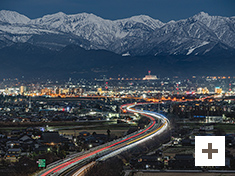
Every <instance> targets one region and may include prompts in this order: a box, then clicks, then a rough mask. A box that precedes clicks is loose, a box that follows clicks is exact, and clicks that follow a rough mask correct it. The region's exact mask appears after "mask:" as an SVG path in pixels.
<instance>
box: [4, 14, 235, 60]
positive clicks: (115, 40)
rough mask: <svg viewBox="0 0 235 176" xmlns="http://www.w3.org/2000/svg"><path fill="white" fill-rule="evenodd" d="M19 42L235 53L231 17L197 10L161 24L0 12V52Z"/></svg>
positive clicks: (121, 50) (143, 51)
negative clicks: (29, 15) (181, 17)
mask: <svg viewBox="0 0 235 176" xmlns="http://www.w3.org/2000/svg"><path fill="white" fill-rule="evenodd" d="M18 42H23V43H24V42H27V43H31V44H33V45H37V46H42V47H47V48H50V49H60V48H62V47H65V46H66V45H69V44H77V45H79V46H81V47H83V48H85V49H87V50H89V49H104V50H108V51H112V52H115V53H118V54H123V56H128V55H162V54H164V55H165V54H168V55H181V54H182V55H206V54H208V53H209V52H210V51H213V49H214V50H215V49H216V50H217V49H218V47H219V48H222V49H223V50H224V51H228V52H230V51H231V50H235V17H222V16H210V15H209V14H207V13H204V12H200V13H199V14H196V15H194V16H192V17H190V18H188V19H183V20H179V21H170V22H168V23H163V22H161V21H159V20H157V19H153V18H151V17H149V16H146V15H139V16H133V17H130V18H126V19H120V20H107V19H103V18H101V17H98V16H96V15H94V14H88V13H80V14H74V15H66V14H64V13H62V12H59V13H55V14H51V15H45V16H43V17H42V18H37V19H29V18H28V17H26V16H24V15H21V14H19V13H17V12H14V11H7V10H1V11H0V48H3V47H5V46H9V45H12V44H14V43H18Z"/></svg>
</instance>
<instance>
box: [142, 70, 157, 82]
mask: <svg viewBox="0 0 235 176" xmlns="http://www.w3.org/2000/svg"><path fill="white" fill-rule="evenodd" d="M150 73H151V71H148V75H145V77H144V78H143V80H157V76H156V75H151V74H150Z"/></svg>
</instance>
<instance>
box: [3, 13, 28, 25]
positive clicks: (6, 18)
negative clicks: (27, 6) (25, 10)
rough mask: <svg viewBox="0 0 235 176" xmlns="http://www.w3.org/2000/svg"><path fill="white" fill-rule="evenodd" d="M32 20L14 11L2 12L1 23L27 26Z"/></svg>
mask: <svg viewBox="0 0 235 176" xmlns="http://www.w3.org/2000/svg"><path fill="white" fill-rule="evenodd" d="M29 21H30V19H29V18H28V17H26V16H24V15H21V14H19V13H17V12H14V11H8V10H1V11H0V22H6V23H11V24H13V23H22V24H26V23H27V22H29Z"/></svg>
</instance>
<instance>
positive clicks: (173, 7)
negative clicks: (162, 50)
mask: <svg viewBox="0 0 235 176" xmlns="http://www.w3.org/2000/svg"><path fill="white" fill-rule="evenodd" d="M0 9H1V10H13V11H17V12H19V13H21V14H24V15H26V16H28V17H29V18H31V19H33V18H37V17H42V16H43V15H46V14H52V13H56V12H59V11H62V12H64V13H66V14H76V13H81V12H87V13H94V14H95V15H98V16H100V17H102V18H106V19H121V18H126V17H130V16H134V15H140V14H144V15H149V16H151V17H153V18H155V19H159V20H161V21H163V22H167V21H170V20H179V19H184V18H188V17H190V16H193V15H195V14H197V13H199V12H200V11H204V12H207V13H209V14H210V15H220V16H235V0H0Z"/></svg>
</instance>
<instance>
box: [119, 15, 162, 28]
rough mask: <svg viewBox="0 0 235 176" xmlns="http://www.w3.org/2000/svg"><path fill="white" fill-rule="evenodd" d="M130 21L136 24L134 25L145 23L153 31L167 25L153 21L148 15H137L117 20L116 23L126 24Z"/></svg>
mask: <svg viewBox="0 0 235 176" xmlns="http://www.w3.org/2000/svg"><path fill="white" fill-rule="evenodd" d="M128 21H129V22H134V23H143V24H145V25H147V26H148V27H150V28H152V29H156V28H160V27H162V26H163V25H164V24H165V23H163V22H161V21H160V20H157V19H153V18H151V17H150V16H147V15H137V16H132V17H130V18H125V19H121V20H116V22H122V23H126V22H128Z"/></svg>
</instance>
